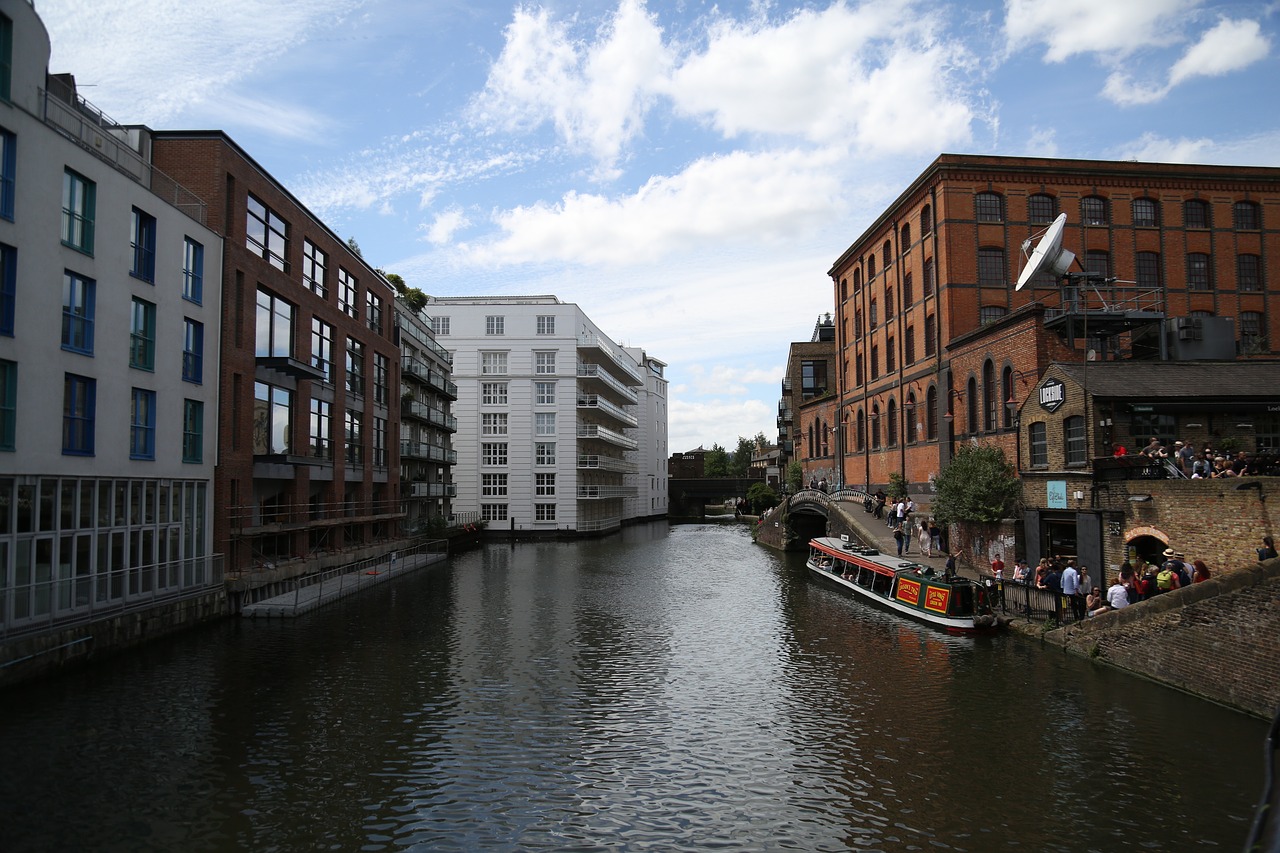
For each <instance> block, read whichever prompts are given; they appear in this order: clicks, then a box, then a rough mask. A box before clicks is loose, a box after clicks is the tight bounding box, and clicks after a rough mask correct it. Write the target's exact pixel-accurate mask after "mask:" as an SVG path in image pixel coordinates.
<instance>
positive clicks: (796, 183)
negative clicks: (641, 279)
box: [472, 149, 841, 264]
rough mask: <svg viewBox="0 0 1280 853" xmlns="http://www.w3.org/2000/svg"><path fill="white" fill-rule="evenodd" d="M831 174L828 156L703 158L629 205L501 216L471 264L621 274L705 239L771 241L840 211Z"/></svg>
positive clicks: (575, 197)
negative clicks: (581, 267)
mask: <svg viewBox="0 0 1280 853" xmlns="http://www.w3.org/2000/svg"><path fill="white" fill-rule="evenodd" d="M837 165H838V158H837V157H836V156H835V153H834V152H831V151H826V152H811V151H804V150H795V149H793V150H787V151H769V152H763V153H760V154H748V153H744V152H735V153H732V154H728V155H724V156H717V157H706V158H703V159H700V160H697V161H695V162H694V163H693V164H691V165H690V166H689V168H687V169H685V170H684V171H683V172H681V173H680V174H678V175H673V176H656V177H653V178H651V179H650V180H649V181H648V182H646V183H645V184H644V186H642V187H641V188H640V189H639V190H638V191H636V192H635V193H633V194H631V195H628V196H623V197H620V198H609V197H606V196H603V195H594V194H592V195H587V194H579V193H569V194H567V195H565V196H564V197H563V198H562V199H561V200H560V201H559V202H558V203H557V204H554V205H552V204H546V203H538V204H534V205H531V206H528V207H517V208H515V209H513V210H510V211H506V212H500V213H499V214H497V215H496V222H497V224H498V226H499V227H500V228H501V230H502V232H503V233H502V236H500V237H499V238H497V239H496V240H495V241H493V242H492V243H489V244H486V245H483V246H477V247H475V248H474V250H473V252H474V256H473V258H472V260H473V261H474V262H477V263H484V264H492V263H507V264H510V263H530V262H548V261H558V262H573V263H593V264H624V263H633V262H641V261H648V260H654V259H656V258H660V257H663V256H665V255H668V254H670V253H672V252H674V251H678V250H687V249H691V248H693V247H695V246H697V245H699V244H701V243H703V242H705V241H707V240H712V239H726V238H727V239H730V240H741V241H751V242H759V241H777V240H779V239H781V238H784V237H788V236H795V235H797V234H800V233H803V232H804V231H805V229H807V228H812V227H815V226H816V225H817V224H819V223H821V222H822V221H823V220H824V219H826V218H827V217H830V216H832V215H833V214H835V213H836V212H837V211H839V210H840V209H841V202H840V200H839V193H840V186H839V181H838V180H837V171H836V166H837Z"/></svg>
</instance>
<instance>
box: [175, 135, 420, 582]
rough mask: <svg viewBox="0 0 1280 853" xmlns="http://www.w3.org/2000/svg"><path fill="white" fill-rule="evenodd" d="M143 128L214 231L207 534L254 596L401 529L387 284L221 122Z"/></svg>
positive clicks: (394, 356)
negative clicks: (217, 337)
mask: <svg viewBox="0 0 1280 853" xmlns="http://www.w3.org/2000/svg"><path fill="white" fill-rule="evenodd" d="M151 139H152V146H153V154H154V159H155V163H156V165H157V167H159V168H162V169H165V170H167V171H168V173H169V174H171V175H173V176H174V177H175V178H176V179H177V180H179V181H180V182H182V183H184V184H185V185H187V186H188V187H190V188H191V189H192V191H193V192H195V193H197V194H198V195H199V196H200V197H201V198H203V199H204V200H205V201H206V202H207V203H208V205H209V224H210V226H211V227H212V228H214V229H215V230H217V231H219V232H220V233H221V234H223V235H224V238H225V240H224V258H223V267H222V268H223V286H222V293H223V305H222V322H223V327H222V340H221V359H220V365H219V397H220V404H219V417H218V446H219V455H218V464H217V468H216V473H215V478H214V481H215V498H216V506H215V512H214V535H215V538H216V540H217V550H219V551H222V552H223V553H225V555H226V568H227V573H228V576H229V577H232V578H234V577H235V576H236V575H237V573H239V574H240V575H241V577H242V583H243V584H245V586H244V589H243V592H244V596H245V597H244V600H245V601H252V600H256V599H257V598H258V597H259V596H260V595H261V594H264V591H265V590H268V589H270V588H271V586H272V585H273V584H274V583H275V582H277V581H284V580H287V579H288V578H290V577H293V576H296V575H299V574H304V573H308V572H314V571H318V570H321V569H325V568H329V567H332V566H336V565H341V564H345V563H349V562H351V561H353V560H354V559H357V558H360V557H362V556H365V554H364V553H363V552H364V551H366V550H369V549H372V548H376V547H379V546H378V545H377V543H379V542H381V547H384V548H385V547H386V543H385V541H382V540H386V539H388V538H391V537H392V536H394V535H396V534H398V533H399V527H400V525H399V519H400V517H401V512H400V509H399V497H400V495H399V479H400V478H399V464H400V463H399V443H398V437H399V435H398V432H399V422H400V411H399V409H400V392H399V386H400V382H399V380H400V377H399V369H400V359H399V350H398V347H397V345H396V343H395V329H394V324H393V319H392V314H393V312H392V300H393V298H394V293H393V291H392V289H391V287H390V285H389V284H388V283H387V282H386V280H385V279H384V278H383V276H382V275H381V273H379V272H378V271H376V270H374V269H373V268H372V267H371V266H369V265H368V264H367V263H366V262H365V261H364V260H363V259H362V258H361V257H360V256H359V255H357V254H356V253H355V252H354V251H352V250H351V249H350V248H349V247H348V245H347V244H346V242H345V241H343V240H342V238H340V237H339V236H338V235H337V234H335V233H333V232H332V231H331V230H330V229H329V228H328V227H327V226H326V225H325V224H324V223H323V222H321V221H320V220H319V219H318V218H316V217H315V216H314V215H313V214H312V213H311V212H310V211H308V210H307V209H306V207H304V206H303V205H302V203H301V202H299V201H298V200H297V199H296V198H294V197H293V195H292V194H291V193H290V192H289V191H288V190H287V189H286V188H284V187H283V186H281V185H280V184H279V183H278V182H277V181H276V180H275V179H274V178H272V177H271V175H270V174H268V173H267V172H266V170H264V169H263V168H262V167H261V166H259V165H258V164H257V163H256V162H254V160H253V159H252V158H251V157H249V155H248V154H246V153H245V152H244V151H243V150H242V149H241V148H240V147H239V146H238V145H236V143H235V142H233V141H232V140H231V139H230V138H229V137H227V136H226V135H225V134H223V133H222V132H221V131H157V132H153V133H152V134H151ZM233 583H234V581H233Z"/></svg>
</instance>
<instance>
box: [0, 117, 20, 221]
mask: <svg viewBox="0 0 1280 853" xmlns="http://www.w3.org/2000/svg"><path fill="white" fill-rule="evenodd" d="M17 151H18V138H17V137H16V136H14V135H13V134H12V133H10V132H9V131H7V130H0V217H3V218H5V219H8V220H9V221H10V222H12V221H13V200H14V186H15V184H14V181H15V178H16V173H17V167H18V158H17Z"/></svg>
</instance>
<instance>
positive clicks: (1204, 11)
mask: <svg viewBox="0 0 1280 853" xmlns="http://www.w3.org/2000/svg"><path fill="white" fill-rule="evenodd" d="M36 8H37V10H38V11H39V13H40V15H41V17H42V18H43V19H44V21H45V24H46V26H47V27H48V28H49V32H50V37H51V39H52V41H53V58H52V60H51V61H50V70H51V71H53V72H70V73H73V74H75V75H76V78H77V81H78V82H79V84H80V86H81V93H82V94H83V95H84V96H85V97H86V98H88V99H89V100H90V101H91V102H93V103H94V104H95V105H96V106H97V107H99V108H100V109H102V110H104V111H105V112H106V113H107V114H109V115H110V116H112V117H113V118H115V119H116V120H118V121H122V122H126V123H144V124H148V125H150V126H152V127H155V128H165V129H182V128H200V129H205V128H219V129H222V130H225V131H226V132H227V133H228V134H229V135H230V136H231V137H232V138H233V139H235V140H236V141H237V142H238V143H239V144H240V145H241V146H243V147H244V148H245V149H246V150H247V151H248V152H249V153H250V154H251V155H252V156H253V157H254V158H255V159H257V160H258V161H259V162H260V163H261V164H262V165H263V166H264V167H265V168H266V169H268V170H269V171H270V172H271V173H272V174H273V175H274V176H275V177H276V178H277V179H278V180H280V181H281V182H282V183H283V184H285V185H286V186H287V187H289V188H290V189H291V190H292V191H293V192H294V194H295V195H297V196H298V197H300V198H301V199H302V200H303V201H304V202H305V203H306V204H307V205H308V206H309V207H310V208H311V209H312V210H313V211H314V212H315V213H316V214H318V215H319V216H320V217H321V218H323V219H324V220H325V221H326V222H327V223H328V224H329V225H330V226H331V227H332V228H333V229H334V230H335V231H337V232H338V233H339V234H341V235H343V236H344V237H354V238H355V239H356V240H357V241H358V242H359V243H360V246H361V248H362V249H363V252H364V256H365V258H366V259H368V260H369V261H370V262H372V263H373V264H374V265H376V266H380V267H382V268H383V269H385V270H387V271H389V272H396V273H399V274H400V275H402V276H403V277H404V278H405V280H406V282H408V283H409V284H410V285H411V286H414V287H419V288H421V289H422V290H424V291H426V292H427V293H430V294H435V295H441V296H452V295H505V294H554V295H556V296H558V297H560V298H561V299H562V300H564V301H567V302H574V303H577V304H578V305H580V306H581V307H582V309H583V310H584V311H585V312H586V313H587V314H588V316H590V317H591V318H592V319H593V320H595V321H596V323H598V324H599V325H600V327H601V328H602V329H603V330H604V331H605V332H606V333H608V334H609V335H610V336H611V337H613V338H614V339H615V340H617V341H619V342H621V343H625V344H630V345H636V346H643V347H645V348H646V349H647V350H648V351H649V352H650V353H651V354H652V355H654V356H656V357H657V358H660V359H662V360H664V361H666V362H667V363H668V365H669V368H668V373H667V376H668V379H669V380H670V381H671V405H670V443H671V449H672V450H673V451H681V450H686V449H690V448H693V447H696V446H697V445H699V444H702V445H705V446H707V447H710V446H711V445H712V444H713V443H719V444H721V445H724V446H725V447H727V448H730V449H732V448H733V447H734V446H735V445H736V442H737V437H738V436H740V435H746V436H753V435H755V434H756V433H760V432H763V433H764V434H765V435H766V436H767V437H769V438H770V439H771V440H772V439H774V438H776V435H777V428H776V425H775V418H776V415H777V401H778V397H779V393H780V381H781V379H782V375H783V371H784V367H785V359H786V354H787V349H788V346H789V344H790V342H791V341H805V340H808V339H809V336H810V335H811V333H812V331H813V326H814V323H815V321H816V320H817V319H818V317H819V315H821V314H823V313H825V312H829V311H832V310H833V308H834V306H833V295H832V287H831V282H830V280H829V279H828V278H827V276H826V272H827V270H828V269H829V268H830V267H831V264H832V262H834V260H835V259H836V258H837V257H838V256H839V255H840V253H841V252H843V251H844V249H846V248H847V247H848V245H849V244H850V243H851V242H852V241H853V240H854V239H855V238H856V237H857V236H858V235H859V234H861V233H862V231H863V230H864V229H865V228H866V227H867V226H868V225H869V224H870V223H871V221H872V220H873V219H874V218H875V216H876V215H877V214H878V213H879V212H880V211H881V210H883V208H884V207H885V205H887V204H888V203H889V202H890V201H892V200H893V199H894V198H895V197H896V196H897V195H898V194H899V193H900V192H901V191H902V190H903V189H904V188H905V187H906V185H907V184H908V183H909V182H910V181H911V180H912V179H913V178H915V177H916V176H917V175H918V174H919V173H920V172H921V171H922V170H923V169H924V168H925V167H926V166H927V165H928V164H929V163H930V162H931V161H932V160H933V159H934V158H935V157H937V155H938V154H940V153H943V152H949V153H973V154H1005V155H1032V156H1053V157H1087V158H1103V159H1139V160H1151V161H1162V162H1198V163H1222V164H1240V165H1265V166H1280V95H1277V81H1280V68H1278V67H1277V66H1278V62H1277V28H1278V26H1280V2H1270V3H1256V2H1255V3H1212V2H1198V0H1006V2H1003V3H1001V2H983V0H975V2H964V3H936V2H909V0H897V2H865V3H855V2H815V3H768V2H753V3H733V2H729V3H723V4H713V3H705V2H695V0H681V2H656V0H655V1H654V2H649V3H644V2H640V0H612V2H603V1H601V2H597V0H565V2H561V0H556V2H548V3H545V4H542V5H535V4H528V5H516V4H513V3H509V2H491V0H218V2H216V3H212V2H202V3H193V2H189V0H105V2H102V3H99V4H94V5H92V6H89V5H88V4H85V3H84V2H83V0H37V2H36Z"/></svg>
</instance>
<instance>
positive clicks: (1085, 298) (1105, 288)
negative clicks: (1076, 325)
mask: <svg viewBox="0 0 1280 853" xmlns="http://www.w3.org/2000/svg"><path fill="white" fill-rule="evenodd" d="M1086 311H1102V312H1106V313H1109V314H1124V313H1127V312H1129V311H1138V312H1142V313H1150V314H1160V313H1163V312H1164V293H1163V292H1162V291H1161V290H1160V288H1158V287H1155V288H1147V287H1117V286H1116V285H1115V284H1110V283H1102V284H1097V283H1089V284H1087V285H1083V286H1076V287H1064V288H1062V307H1060V308H1046V309H1045V312H1044V318H1045V320H1046V321H1050V320H1055V319H1057V318H1059V317H1064V316H1068V315H1073V314H1083V313H1085V312H1086Z"/></svg>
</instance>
